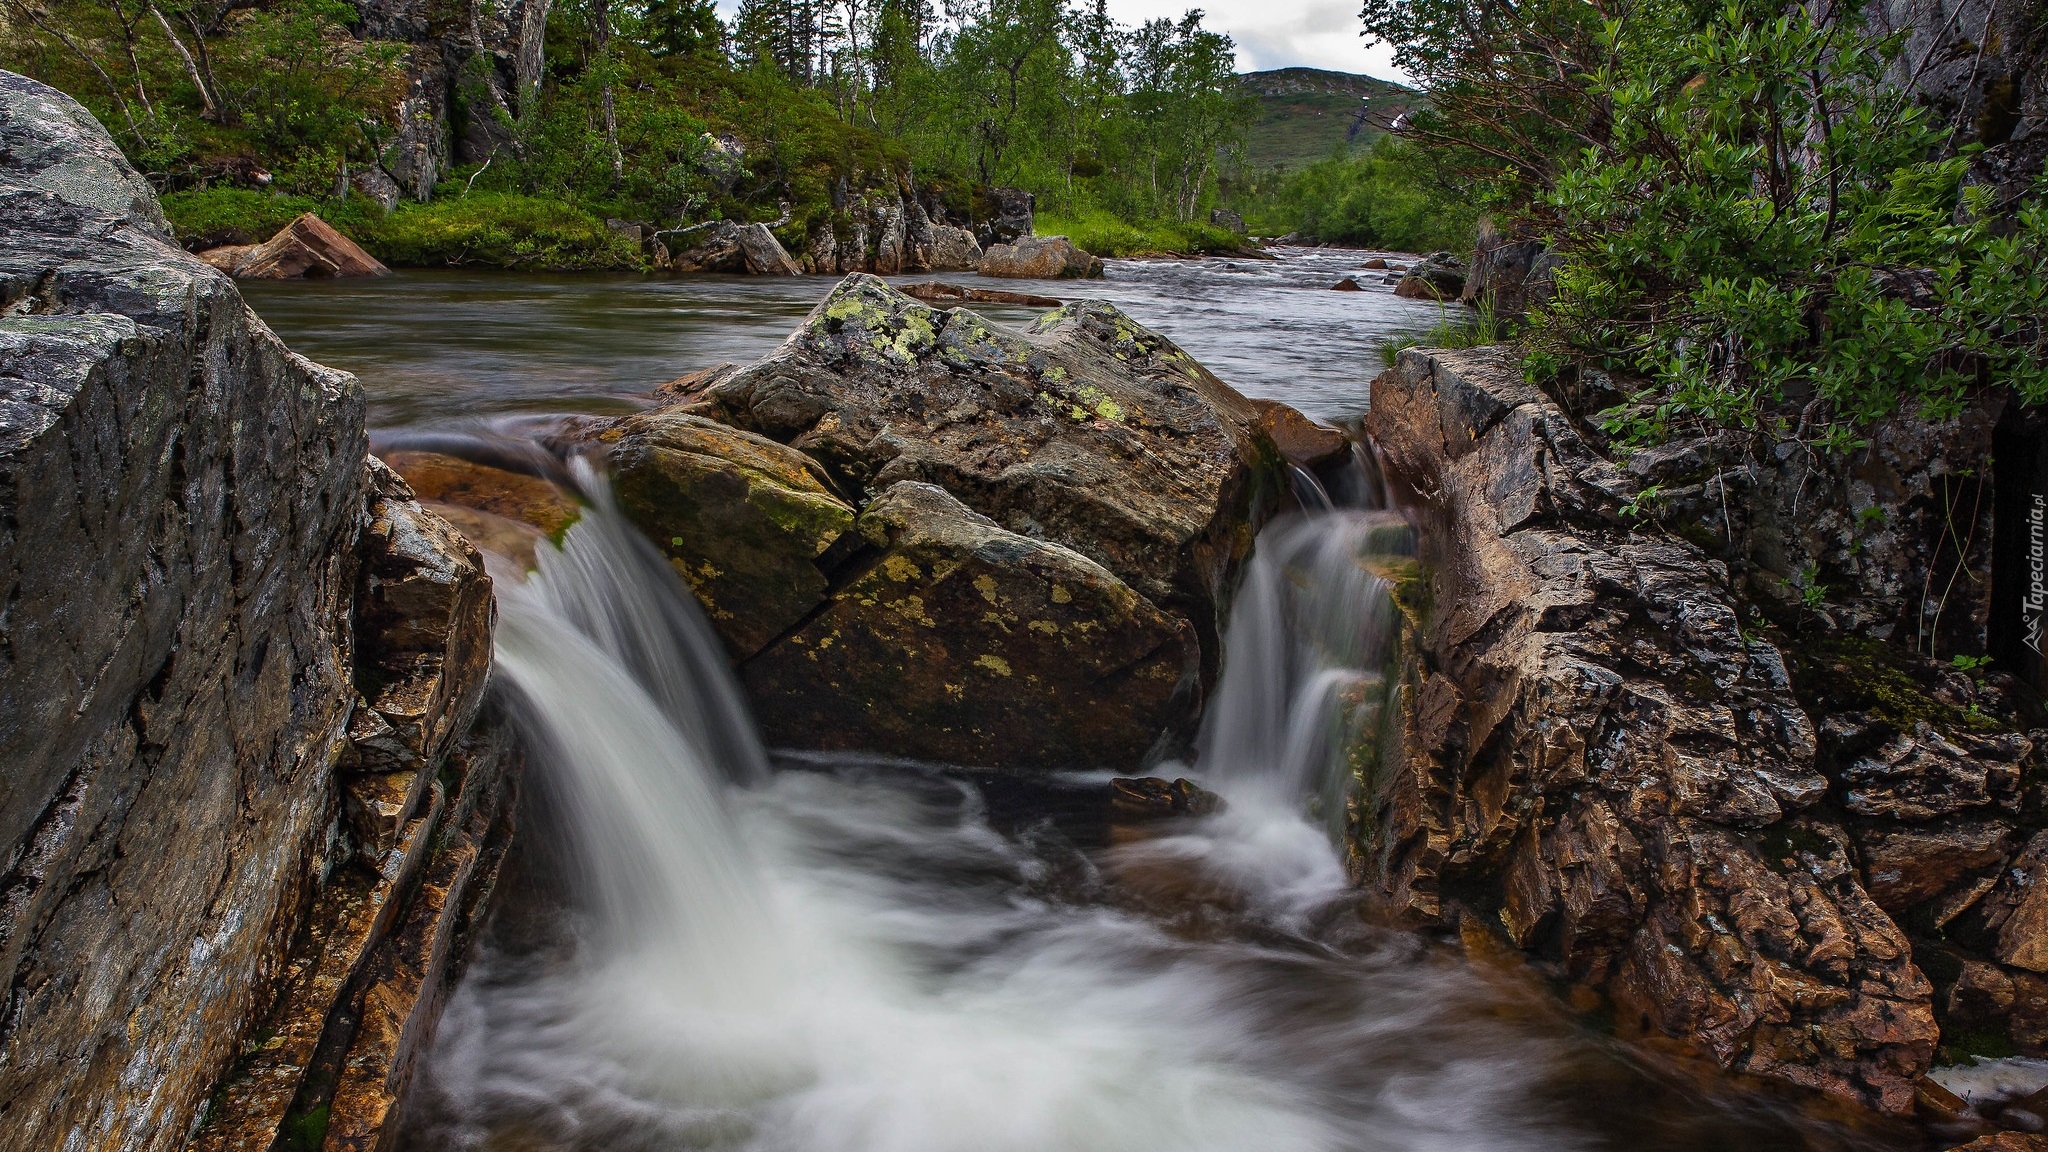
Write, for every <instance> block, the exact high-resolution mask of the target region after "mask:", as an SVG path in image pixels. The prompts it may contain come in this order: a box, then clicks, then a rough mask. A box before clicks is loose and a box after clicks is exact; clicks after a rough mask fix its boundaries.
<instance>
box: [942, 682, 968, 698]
mask: <svg viewBox="0 0 2048 1152" xmlns="http://www.w3.org/2000/svg"><path fill="white" fill-rule="evenodd" d="M946 693H947V695H949V696H951V697H953V699H955V700H960V699H964V698H965V697H966V696H967V685H965V684H948V685H946Z"/></svg>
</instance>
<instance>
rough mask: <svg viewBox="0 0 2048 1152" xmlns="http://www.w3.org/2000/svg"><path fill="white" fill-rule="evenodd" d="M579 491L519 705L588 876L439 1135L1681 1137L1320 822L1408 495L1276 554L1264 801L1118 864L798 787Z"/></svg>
mask: <svg viewBox="0 0 2048 1152" xmlns="http://www.w3.org/2000/svg"><path fill="white" fill-rule="evenodd" d="M583 480H584V483H585V484H586V486H587V488H588V490H589V493H590V495H591V496H592V500H593V505H594V506H593V508H592V510H591V511H590V512H589V514H588V515H587V516H586V517H585V518H584V520H583V521H582V522H580V523H579V524H578V525H577V526H576V527H575V528H573V529H572V530H571V531H570V532H569V533H568V534H567V537H566V539H565V540H564V542H563V547H562V549H561V550H560V551H559V552H556V551H554V550H552V549H545V548H544V549H542V550H541V553H540V557H539V561H538V563H539V569H538V571H537V572H535V573H533V574H530V575H522V574H520V573H516V572H512V571H500V572H498V573H497V575H498V577H499V595H500V625H499V639H498V643H499V651H498V674H499V680H500V683H501V684H502V685H503V686H504V695H503V703H504V706H505V708H506V710H507V712H508V713H509V714H510V715H511V716H512V717H513V718H514V721H515V723H516V724H517V725H518V727H519V728H520V730H521V731H522V734H523V735H524V737H525V739H526V741H527V744H528V747H529V750H530V758H529V763H530V764H531V765H532V768H531V772H532V773H533V774H534V775H535V776H537V777H538V778H539V779H538V781H537V783H538V784H539V785H540V786H541V787H542V789H543V791H544V793H545V795H546V799H547V801H548V802H547V804H546V805H544V806H543V812H542V814H543V815H544V817H545V819H546V822H548V823H550V824H552V825H554V829H553V831H554V832H555V833H556V835H557V836H558V837H559V838H560V839H561V840H562V841H564V842H565V843H566V845H567V847H566V849H565V852H566V854H567V855H568V856H569V857H570V858H572V859H573V860H574V862H575V866H574V867H573V869H572V870H571V874H572V875H573V877H574V882H573V883H572V884H570V885H568V888H569V889H570V890H569V891H567V892H566V893H543V894H539V895H536V894H534V893H528V894H526V895H525V896H524V897H523V899H525V900H527V901H528V902H529V904H538V905H543V906H544V907H541V908H540V909H539V911H535V910H534V909H533V908H531V907H529V908H528V909H527V910H526V911H525V912H524V913H523V914H521V915H511V914H509V913H510V912H511V910H512V909H511V908H510V907H508V909H507V912H506V913H501V914H500V916H499V918H498V921H497V922H496V924H495V925H494V927H493V929H492V932H491V934H490V936H489V938H488V939H487V940H486V941H485V943H484V946H483V948H482V950H481V954H480V955H479V957H478V959H477V960H476V962H475V963H474V964H473V966H472V968H471V970H470V973H469V975H468V976H467V977H466V978H465V980H464V982H463V984H462V986H461V987H460V988H459V989H458V990H457V992H456V994H455V996H454V999H453V1001H452V1003H451V1004H450V1006H449V1009H448V1012H447V1014H446V1016H445V1017H444V1019H443V1022H442V1025H441V1031H440V1034H439V1036H438V1037H437V1039H436V1042H435V1045H434V1047H433V1049H432V1051H431V1052H430V1054H429V1056H428V1058H427V1060H426V1068H425V1071H424V1073H423V1074H422V1077H421V1080H420V1082H419V1088H418V1090H417V1091H416V1093H415V1097H414V1102H413V1114H412V1116H411V1117H410V1119H409V1121H408V1125H407V1131H406V1135H405V1138H406V1142H407V1143H406V1146H407V1147H408V1148H411V1149H415V1150H419V1152H425V1150H428V1149H432V1150H435V1152H441V1150H444V1149H455V1150H467V1149H477V1150H483V1149H491V1150H506V1152H509V1150H513V1149H517V1150H519V1152H571V1150H574V1152H586V1150H587V1152H596V1150H599V1149H602V1150H606V1152H638V1150H642V1149H645V1150H648V1152H652V1150H655V1149H663V1150H669V1149H732V1150H747V1152H756V1150H758V1152H771V1150H772V1152H970V1150H971V1152H1054V1150H1058V1152H1112V1150H1115V1152H1125V1150H1128V1152H1181V1150H1189V1152H1197V1150H1199V1152H1208V1150H1213V1152H1249V1150H1252V1149H1257V1150H1260V1152H1295V1150H1300V1152H1310V1150H1316V1152H1324V1150H1327V1152H1339V1150H1352V1149H1370V1150H1378V1149H1387V1150H1390V1152H1391V1150H1395V1149H1401V1150H1419V1152H1438V1150H1441V1152H1453V1150H1455V1152H1493V1150H1517V1152H1520V1150H1530V1152H1534V1150H1537V1149H1546V1150H1547V1149H1570V1148H1582V1147H1585V1148H1590V1147H1595V1146H1601V1145H1604V1144H1606V1143H1607V1141H1608V1139H1609V1138H1615V1137H1619V1138H1620V1143H1619V1146H1624V1147H1627V1146H1638V1144H1636V1143H1631V1142H1630V1141H1631V1140H1640V1138H1642V1137H1645V1136H1650V1135H1652V1134H1653V1133H1657V1134H1662V1135H1664V1136H1666V1137H1668V1136H1669V1134H1668V1132H1665V1130H1662V1129H1655V1130H1650V1131H1631V1130H1629V1129H1628V1128H1627V1125H1626V1124H1625V1123H1623V1124H1621V1125H1619V1126H1616V1125H1609V1126H1608V1129H1607V1130H1606V1131H1605V1132H1594V1131H1593V1130H1591V1129H1589V1128H1588V1127H1587V1126H1586V1124H1585V1122H1584V1121H1583V1120H1582V1118H1580V1117H1577V1116H1574V1115H1572V1114H1570V1110H1569V1109H1568V1108H1567V1107H1566V1106H1565V1105H1564V1104H1562V1103H1561V1102H1559V1101H1557V1100H1554V1099H1553V1097H1556V1096H1558V1095H1560V1094H1561V1093H1563V1092H1565V1091H1566V1089H1563V1088H1560V1087H1559V1086H1560V1085H1576V1086H1577V1087H1575V1088H1571V1089H1569V1090H1570V1091H1581V1092H1583V1091H1590V1092H1592V1093H1593V1094H1595V1095H1597V1094H1600V1093H1602V1092H1611V1091H1617V1090H1635V1091H1640V1087H1641V1084H1642V1081H1641V1078H1640V1077H1638V1076H1635V1074H1633V1073H1630V1072H1628V1071H1627V1070H1626V1069H1625V1068H1624V1067H1623V1066H1622V1065H1621V1064H1620V1063H1619V1062H1618V1061H1615V1060H1613V1059H1611V1058H1609V1057H1606V1056H1605V1055H1602V1054H1596V1052H1595V1049H1594V1048H1592V1047H1591V1046H1589V1045H1588V1044H1586V1043H1584V1042H1582V1041H1581V1042H1574V1041H1571V1040H1570V1039H1569V1037H1570V1036H1571V1029H1570V1027H1569V1025H1568V1024H1567V1023H1565V1022H1564V1021H1563V1020H1562V1019H1561V1018H1560V1017H1558V1016H1557V1015H1556V1014H1555V1013H1554V1012H1553V1011H1552V1010H1551V1009H1550V1008H1548V1006H1547V1005H1548V1003H1549V1001H1548V999H1547V997H1545V996H1544V995H1543V994H1542V993H1540V992H1538V991H1535V990H1533V989H1529V988H1525V987H1523V986H1521V985H1518V984H1515V983H1513V982H1507V983H1503V982H1502V981H1500V980H1497V979H1490V978H1487V977H1485V976H1483V975H1482V974H1480V973H1478V972H1476V971H1475V970H1474V969H1472V968H1471V967H1469V966H1468V965H1466V964H1465V963H1464V962H1463V961H1461V960H1460V959H1458V958H1457V957H1456V956H1455V955H1453V954H1452V953H1451V952H1449V951H1448V950H1445V949H1441V948H1436V947H1433V946H1430V945H1428V944H1426V943H1425V942H1423V941H1421V940H1420V939H1419V938H1417V937H1414V936H1412V935H1409V934H1405V933H1400V932H1394V931H1390V930H1386V929H1381V928H1375V927H1372V926H1371V925H1370V924H1369V923H1368V922H1367V921H1366V920H1365V919H1364V918H1362V917H1361V916H1360V915H1358V914H1357V913H1358V909H1357V906H1356V904H1355V900H1354V898H1353V897H1352V896H1351V895H1350V894H1349V893H1348V892H1347V890H1346V888H1345V885H1344V881H1343V875H1342V869H1341V867H1340V866H1339V863H1338V857H1337V854H1336V852H1335V851H1334V849H1333V848H1332V846H1331V841H1330V838H1329V836H1328V835H1327V833H1326V832H1325V830H1324V829H1323V828H1321V827H1319V826H1317V825H1316V824H1315V823H1313V822H1311V821H1309V820H1307V819H1304V818H1303V817H1302V815H1301V812H1302V810H1303V798H1304V796H1305V795H1306V794H1309V793H1313V792H1316V791H1317V790H1318V789H1321V788H1323V787H1325V784H1326V782H1327V781H1328V780H1329V779H1331V778H1333V774H1334V772H1335V769H1334V767H1333V765H1337V763H1338V762H1339V761H1341V759H1342V748H1343V743H1344V739H1345V735H1344V733H1345V730H1346V726H1347V725H1351V726H1356V725H1357V724H1359V723H1362V722H1363V720H1362V719H1361V717H1362V715H1363V713H1362V711H1361V710H1362V709H1366V708H1369V707H1371V705H1372V700H1373V699H1374V698H1375V694H1376V691H1377V689H1376V687H1375V685H1376V683H1377V682H1376V681H1375V679H1374V675H1375V673H1374V669H1375V668H1376V666H1377V665H1376V661H1377V660H1378V659H1380V657H1381V656H1382V655H1383V652H1384V635H1385V631H1386V626H1387V616H1386V607H1385V602H1386V596H1385V589H1384V586H1383V585H1382V584H1381V583H1380V578H1379V577H1378V576H1375V575H1374V574H1373V571H1372V569H1373V557H1374V556H1375V555H1377V554H1379V553H1380V552H1383V551H1385V550H1387V548H1388V547H1389V546H1390V545H1396V544H1398V540H1397V539H1396V537H1397V536H1398V533H1397V532H1395V531H1394V530H1393V528H1392V527H1391V524H1392V522H1391V521H1390V520H1388V519H1387V518H1386V517H1385V514H1383V513H1370V512H1357V511H1343V510H1337V511H1329V512H1323V513H1318V514H1314V515H1310V516H1306V517H1303V518H1300V519H1297V520H1294V521H1290V522H1283V523H1280V524H1276V525H1275V526H1274V527H1273V528H1271V529H1269V530H1268V532H1267V533H1266V534H1265V535H1264V536H1263V537H1262V538H1261V542H1260V548H1259V559H1258V560H1257V561H1256V562H1255V564H1254V568H1253V571H1252V572H1251V573H1250V575H1249V576H1248V578H1247V582H1246V586H1245V589H1244V591H1243V593H1242V594H1241V595H1240V597H1239V602H1238V607H1237V609H1236V613H1235V616H1234V619H1233V622H1232V624H1231V627H1230V630H1229V635H1230V639H1229V644H1230V648H1229V649H1228V651H1229V658H1228V660H1227V661H1226V664H1227V669H1226V672H1225V676H1224V682H1223V685H1222V687H1221V690H1220V692H1219V694H1218V697H1217V700H1216V702H1215V712H1214V713H1213V715H1212V719H1211V721H1210V723H1209V725H1208V728H1207V730H1206V731H1205V733H1204V734H1203V737H1202V741H1201V748H1202V760H1203V768H1204V770H1205V773H1206V775H1207V778H1208V779H1209V780H1210V781H1211V782H1212V783H1213V784H1214V785H1215V786H1216V787H1217V788H1219V789H1220V790H1222V791H1223V792H1224V793H1225V795H1226V797H1227V799H1228V800H1229V801H1230V805H1231V807H1230V810H1229V811H1228V812H1227V813H1226V814H1225V815H1224V816H1223V817H1221V818H1217V819H1213V820H1208V821H1203V822H1200V823H1199V824H1198V825H1197V826H1195V827H1193V828H1191V829H1189V830H1187V831H1185V832H1181V833H1176V834H1173V835H1168V836H1163V837H1155V838H1152V839H1148V840H1143V841H1140V842H1137V843H1132V844H1124V845H1122V846H1119V847H1116V848H1112V849H1108V850H1105V851H1099V852H1088V851H1083V850H1081V849H1078V848H1075V847H1073V846H1072V845H1070V844H1068V843H1067V842H1066V841H1065V840H1064V839H1063V838H1062V837H1060V836H1059V835H1058V834H1057V833H1056V832H1054V831H1051V830H1049V829H1042V828H1041V829H1027V830H1026V831H1024V832H1023V833H1020V834H1013V835H1003V834H999V833H998V832H997V831H995V830H994V829H993V828H992V827H991V826H990V824H989V822H988V819H987V817H986V813H985V812H984V810H983V808H982V806H981V803H980V799H979V795H980V794H979V792H978V791H977V790H975V789H974V788H973V787H972V786H969V785H965V784H961V783H959V782H957V781H955V780H952V779H948V778H946V777H944V776H941V775H937V774H932V773H916V772H911V771H907V770H903V769H901V768H895V769H883V768H862V767H860V766H858V765H852V764H847V765H841V766H840V767H839V768H838V769H837V770H835V771H785V772H781V773H769V772H767V771H766V770H765V763H766V758H765V756H764V755H763V753H762V751H761V749H760V748H759V746H758V742H757V740H756V738H755V736H754V734H753V729H752V727H751V724H750V722H749V721H748V718H747V716H746V713H745V709H744V707H743V706H742V704H741V702H740V699H739V697H738V695H737V693H736V691H735V689H734V687H733V684H732V682H731V678H730V674H729V673H728V672H727V670H726V668H725V665H724V662H723V658H722V654H721V652H720V651H719V649H718V647H717V645H716V642H715V640H713V638H712V637H711V635H710V633H709V631H708V629H707V628H706V627H705V625H704V623H703V621H702V620H701V618H700V617H699V616H698V614H697V612H696V610H695V606H694V604H692V603H691V602H690V600H689V598H688V594H687V592H685V591H684V590H683V588H682V587H681V585H680V583H679V582H678V581H677V580H676V578H675V576H674V575H673V573H672V572H670V571H669V570H668V569H667V567H666V566H665V565H664V564H663V563H662V562H661V560H660V558H659V557H658V556H657V555H655V554H654V553H653V552H652V550H651V549H649V548H647V547H646V546H645V545H644V544H643V543H642V542H641V541H639V540H638V538H637V537H636V536H635V535H634V534H633V532H632V531H631V529H629V528H628V527H626V526H625V525H624V524H623V522H622V521H621V520H620V519H619V517H618V516H617V514H616V513H615V512H613V511H612V509H611V508H610V505H609V502H608V498H607V496H606V493H605V490H604V486H603V484H602V482H601V481H600V480H598V479H597V478H595V477H591V476H589V475H588V474H587V473H586V474H585V475H584V477H583ZM1396 550H1398V549H1396ZM1161 876H1165V877H1168V878H1169V881H1170V882H1168V883H1164V884H1161V883H1157V882H1156V881H1157V880H1158V879H1159V878H1160V877H1161ZM542 887H543V888H545V887H547V886H546V885H543V886H542ZM1621 1083H1626V1084H1627V1085H1628V1086H1629V1087H1628V1088H1627V1089H1620V1088H1618V1087H1617V1085H1618V1084H1621ZM1710 1119H1713V1123H1705V1124H1701V1123H1698V1122H1697V1121H1695V1127H1696V1128H1697V1129H1698V1131H1699V1132H1701V1133H1703V1134H1705V1135H1706V1136H1707V1137H1708V1139H1707V1140H1706V1142H1701V1143H1692V1142H1691V1136H1690V1135H1687V1136H1684V1137H1680V1138H1675V1139H1674V1138H1664V1139H1655V1138H1653V1139H1651V1140H1650V1143H1652V1144H1656V1145H1658V1146H1661V1147H1671V1148H1684V1147H1697V1148H1707V1147H1716V1146H1739V1145H1730V1144H1717V1143H1716V1142H1714V1141H1713V1139H1712V1134H1713V1133H1714V1132H1716V1131H1725V1130H1727V1129H1728V1124H1729V1122H1727V1121H1726V1120H1725V1119H1723V1118H1712V1117H1710ZM1715 1124H1719V1125H1720V1128H1718V1129H1717V1128H1716V1127H1715V1126H1714V1125H1715ZM1779 1129H1782V1125H1780V1126H1779ZM1777 1130H1778V1129H1773V1131H1777ZM1744 1131H1745V1133H1747V1130H1746V1129H1745V1130H1744ZM1642 1146H1647V1145H1642ZM1747 1146H1749V1147H1755V1148H1759V1149H1761V1148H1765V1147H1774V1146H1776V1147H1790V1146H1797V1145H1787V1144H1775V1143H1773V1142H1772V1141H1769V1140H1751V1141H1749V1142H1748V1144H1747Z"/></svg>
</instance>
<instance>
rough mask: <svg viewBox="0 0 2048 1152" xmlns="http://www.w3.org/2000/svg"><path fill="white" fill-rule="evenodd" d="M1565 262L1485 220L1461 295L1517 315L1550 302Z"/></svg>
mask: <svg viewBox="0 0 2048 1152" xmlns="http://www.w3.org/2000/svg"><path fill="white" fill-rule="evenodd" d="M1562 262H1563V261H1562V260H1561V259H1560V258H1559V256H1558V255H1557V253H1556V252H1554V251H1552V250H1551V249H1550V247H1549V246H1548V245H1546V244H1544V242H1543V241H1541V240H1527V239H1524V240H1517V239H1514V238H1513V237H1511V236H1508V235H1506V234H1504V233H1502V232H1501V231H1500V230H1499V229H1498V228H1497V227H1496V226H1495V225H1494V222H1493V221H1492V220H1490V219H1489V220H1482V221H1480V223H1479V234H1478V235H1477V236H1476V237H1474V238H1473V241H1472V267H1471V268H1470V270H1469V271H1468V273H1467V275H1466V277H1465V286H1464V288H1463V289H1462V290H1461V291H1460V292H1459V294H1458V299H1459V300H1460V301H1462V302H1464V303H1466V304H1471V305H1473V306H1475V307H1480V308H1484V309H1486V310H1487V311H1489V312H1491V313H1492V314H1493V315H1494V316H1496V317H1499V318H1501V319H1504V320H1505V319H1513V318H1515V317H1518V316H1520V315H1522V314H1523V313H1524V312H1527V311H1528V310H1529V309H1530V308H1532V307H1540V306H1541V305H1543V304H1546V303H1548V302H1549V300H1550V294H1551V292H1552V290H1553V287H1554V282H1555V280H1556V276H1557V268H1558V265H1559V264H1561V263H1562ZM1367 267H1371V265H1367Z"/></svg>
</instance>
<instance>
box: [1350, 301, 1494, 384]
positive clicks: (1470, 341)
mask: <svg viewBox="0 0 2048 1152" xmlns="http://www.w3.org/2000/svg"><path fill="white" fill-rule="evenodd" d="M1437 309H1438V313H1437V322H1436V323H1435V324H1434V325H1433V326H1431V328H1430V329H1429V330H1428V331H1427V332H1422V333H1419V334H1412V335H1407V336H1398V337H1396V338H1394V339H1392V340H1385V341H1382V342H1381V343H1380V362H1381V363H1382V364H1385V365H1386V366H1387V367H1389V368H1392V367H1393V366H1394V365H1395V363H1396V362H1398V361H1399V360H1400V359H1401V353H1403V352H1405V351H1407V350H1408V349H1410V348H1484V347H1487V346H1489V345H1493V344H1505V343H1507V342H1508V341H1510V340H1513V339H1514V338H1515V336H1516V335H1517V332H1518V328H1517V326H1516V325H1515V324H1514V323H1512V322H1510V321H1507V320H1503V319H1501V318H1500V317H1498V316H1496V315H1494V313H1493V311H1492V310H1491V309H1489V308H1480V309H1478V310H1477V311H1473V312H1468V311H1466V310H1465V309H1463V308H1460V309H1458V310H1457V311H1456V312H1452V311H1451V310H1450V308H1449V307H1447V306H1445V305H1442V304H1439V305H1438V306H1437Z"/></svg>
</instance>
